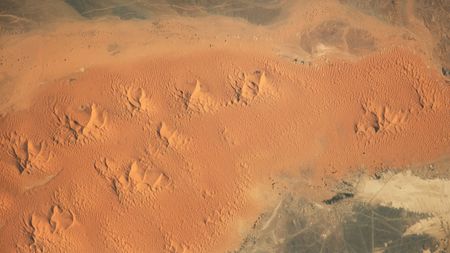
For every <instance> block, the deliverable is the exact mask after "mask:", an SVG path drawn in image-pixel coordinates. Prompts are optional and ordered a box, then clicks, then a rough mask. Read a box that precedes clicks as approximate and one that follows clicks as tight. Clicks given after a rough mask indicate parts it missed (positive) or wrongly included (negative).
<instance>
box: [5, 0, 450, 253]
mask: <svg viewBox="0 0 450 253" xmlns="http://www.w3.org/2000/svg"><path fill="white" fill-rule="evenodd" d="M313 2H314V1H298V3H290V7H289V8H291V9H289V10H286V12H287V13H290V14H289V15H288V14H286V15H287V17H288V18H286V19H281V18H280V19H275V18H274V19H272V18H270V20H275V21H273V23H270V25H267V26H262V25H257V24H262V23H264V22H262V21H261V20H259V19H262V18H263V17H261V16H258V15H259V14H258V15H256V16H257V17H258V18H257V19H256V20H259V21H261V22H257V24H255V23H254V22H252V21H255V16H253V15H250V14H249V15H250V16H249V17H247V16H245V17H247V18H242V17H237V18H233V17H230V15H222V14H220V12H219V14H220V15H219V14H217V15H212V16H203V17H197V18H192V17H186V16H169V17H165V18H161V20H137V19H132V20H118V19H108V18H105V19H103V20H102V19H98V20H96V19H93V20H83V19H81V18H80V17H78V16H77V18H78V19H76V20H72V21H68V20H66V21H61V22H59V23H49V24H48V26H43V27H41V28H40V30H39V29H37V28H36V29H37V30H29V31H28V32H24V33H22V34H19V35H17V34H5V36H4V37H2V38H1V39H0V41H1V49H0V56H1V57H2V58H0V59H2V60H1V64H2V65H1V66H2V69H0V85H3V84H2V83H5V84H4V85H5V86H0V90H1V88H2V87H10V86H11V84H12V83H13V84H15V85H13V86H11V87H14V89H13V92H11V94H9V93H4V94H3V93H2V94H1V95H0V96H2V98H0V101H2V102H1V105H0V110H1V111H0V115H1V116H0V144H1V145H0V170H1V173H0V249H1V250H0V252H177V253H180V252H185V253H186V252H227V251H234V250H236V251H238V250H239V244H240V242H242V240H243V238H245V235H246V234H247V233H248V232H249V231H250V230H251V229H254V228H256V227H258V224H262V228H263V229H262V231H263V232H264V231H269V230H270V229H272V227H275V226H276V224H275V222H276V220H277V218H278V216H277V214H278V213H281V212H282V211H280V210H281V209H282V208H284V204H283V203H284V202H283V201H284V200H280V199H279V198H280V196H279V195H281V193H280V194H279V195H277V194H278V193H279V192H282V191H285V190H286V189H288V188H289V187H288V186H283V185H279V184H278V183H276V182H278V181H277V180H278V178H279V177H281V175H282V176H286V177H289V178H290V179H292V181H296V180H297V181H301V182H307V183H306V184H307V186H308V192H309V194H310V195H311V198H312V197H317V196H320V197H322V196H324V195H326V194H325V193H323V192H326V193H328V192H329V191H330V187H331V186H332V185H333V186H334V185H336V184H337V183H338V182H341V181H345V179H346V178H349V177H351V176H352V175H354V174H357V173H360V172H361V170H363V171H364V173H366V174H367V175H370V176H373V175H376V174H375V173H376V172H379V171H382V170H386V169H393V170H395V169H398V170H401V169H403V168H407V167H409V166H412V165H416V164H426V163H429V162H433V161H436V160H439V159H443V158H446V157H448V155H449V154H450V145H449V143H450V117H449V115H450V99H449V98H450V86H448V80H447V79H446V77H445V76H443V75H442V73H440V72H439V71H437V68H436V66H437V65H438V64H439V62H438V61H437V60H436V58H435V56H434V55H433V52H434V51H433V50H434V49H433V46H432V45H434V44H431V43H432V42H431V40H430V39H429V38H428V37H424V38H422V37H420V36H418V35H420V34H421V33H422V32H423V31H428V30H426V29H427V28H426V27H425V26H421V25H420V23H415V25H414V26H407V25H406V24H405V25H404V26H401V25H398V26H392V25H391V24H390V23H388V22H386V21H385V20H384V21H383V20H380V19H378V18H377V17H376V16H373V15H369V14H367V13H365V12H364V11H362V12H359V11H358V12H356V10H353V9H350V8H353V7H349V6H348V5H346V4H345V2H346V1H319V2H317V3H316V4H313ZM183 6H184V5H177V7H176V10H177V12H180V13H181V14H183V13H185V12H188V13H191V12H190V11H192V10H190V9H189V8H187V9H186V8H185V7H183ZM274 6H275V7H276V8H275V7H273V8H269V9H270V10H278V4H277V5H274ZM78 7H80V6H78ZM165 7H167V6H165ZM257 7H258V8H259V9H261V8H262V7H261V6H256V7H254V8H257ZM363 7H364V6H363ZM363 7H361V6H360V8H363ZM80 8H81V7H80ZM123 8H124V9H125V10H128V9H127V8H126V7H125V6H124V7H123ZM128 8H129V9H132V10H133V11H134V12H137V10H141V9H140V8H143V9H142V11H143V10H144V7H142V6H141V7H139V8H138V7H136V6H130V7H128ZM161 8H162V7H161ZM221 8H225V7H224V6H222V5H220V6H216V7H215V8H213V9H208V10H207V11H208V12H207V13H210V12H212V13H215V12H214V10H216V11H219V10H221ZM258 8H257V9H258ZM355 8H356V7H355ZM358 8H359V7H358ZM120 10H122V9H120ZM200 10H203V9H200ZM264 10H265V11H268V9H267V8H262V11H264ZM96 12H98V11H94V12H92V13H91V12H88V13H84V14H85V16H86V18H92V17H95V16H96V15H97V14H95V13H96ZM101 12H105V13H113V14H114V15H113V16H119V17H123V15H119V14H117V13H116V12H117V10H115V9H114V8H113V9H105V10H102V11H101ZM134 12H133V13H134ZM143 13H144V12H143ZM201 13H203V12H201ZM233 13H235V14H236V13H237V14H242V13H241V12H239V11H236V12H233ZM270 13H272V12H270ZM349 13H356V14H355V15H349ZM94 14H95V15H94ZM135 14H136V13H135ZM227 14H228V13H227ZM237 14H236V15H237ZM260 14H261V13H260ZM397 14H398V13H397V12H393V13H391V14H389V15H394V16H395V15H397ZM80 15H81V14H80ZM130 15H131V14H130ZM261 15H262V14H261ZM267 15H269V14H267ZM274 15H275V14H274ZM405 15H407V14H405ZM81 16H83V15H81ZM144 16H145V15H144ZM231 16H232V15H231ZM127 17H128V16H127ZM388 17H390V16H388ZM388 17H385V18H388ZM395 17H397V16H395ZM395 20H400V21H401V20H403V19H401V18H399V17H397V19H395ZM400 21H398V22H400ZM255 22H256V21H255ZM402 22H403V21H402ZM217 27H221V29H217ZM417 27H419V28H417ZM424 29H425V30H424ZM412 37H414V39H412ZM3 96H4V98H3ZM393 179H396V180H394V181H392V182H390V183H387V184H381V183H380V182H381V181H377V180H372V179H367V180H366V181H364V183H365V184H361V186H360V187H362V188H358V189H359V190H360V193H359V194H360V195H357V194H355V197H357V198H360V199H361V201H365V202H370V201H368V199H369V198H371V197H370V196H372V195H371V194H370V193H373V191H378V190H383V189H384V190H385V191H392V192H395V191H396V187H398V186H399V185H401V183H402V182H403V181H402V180H416V181H417V187H419V188H427V189H428V188H432V187H434V185H437V183H436V182H434V183H436V184H430V182H428V181H427V182H425V181H421V179H418V178H416V177H412V176H407V177H406V179H405V178H402V177H398V178H396V177H394V178H393ZM438 182H442V184H443V186H445V187H447V186H448V183H447V181H438ZM383 187H386V188H383ZM280 189H282V190H280ZM407 190H410V191H407ZM416 190H417V189H416V188H411V189H404V190H403V191H398V192H397V193H398V194H397V195H396V194H394V195H391V196H390V197H388V196H387V195H388V194H386V195H383V196H380V197H379V198H374V199H373V201H378V204H380V205H381V204H382V205H386V206H388V205H389V204H388V203H390V205H393V206H394V207H395V208H406V207H408V208H409V209H411V210H412V211H417V210H419V211H421V212H422V211H423V212H425V211H426V212H428V211H429V212H436V210H438V211H439V212H438V214H442V213H444V212H445V211H446V208H447V206H446V205H441V206H439V203H438V201H439V198H438V197H435V198H433V199H432V200H433V202H432V203H433V205H436V206H435V207H433V208H431V207H430V210H425V211H424V210H423V208H424V207H419V206H416V205H415V204H414V203H413V201H409V200H408V199H400V198H401V197H404V196H403V195H402V194H414V193H416ZM403 192H406V193H403ZM411 192H413V193H411ZM322 193H323V194H322ZM427 194H428V193H427ZM352 196H353V195H352ZM283 197H284V196H283ZM306 197H309V196H306ZM317 198H318V197H317ZM423 198H426V196H424V197H423ZM322 200H323V199H317V201H318V202H320V203H322V202H321V201H322ZM270 206H275V207H276V208H275V209H274V210H275V211H274V212H273V214H272V215H269V216H268V217H269V218H268V219H267V220H265V221H264V222H262V223H261V221H260V219H262V218H261V216H260V214H261V213H262V212H263V211H264V210H266V208H268V207H270ZM318 206H320V205H318ZM439 207H440V208H441V209H439ZM317 208H318V207H317ZM447 209H448V208H447ZM436 222H437V221H436V220H433V219H431V218H430V219H423V220H421V221H420V222H417V224H415V225H414V226H410V227H409V228H408V230H407V231H405V233H404V234H405V235H407V234H414V233H419V232H420V233H429V234H433V233H434V235H435V236H436V234H438V235H439V236H442V233H443V232H442V231H437V232H436V229H433V228H434V227H435V225H436ZM427 228H429V231H431V232H427V231H428V230H427ZM324 236H325V235H324ZM326 236H328V235H326ZM244 244H245V243H244Z"/></svg>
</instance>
